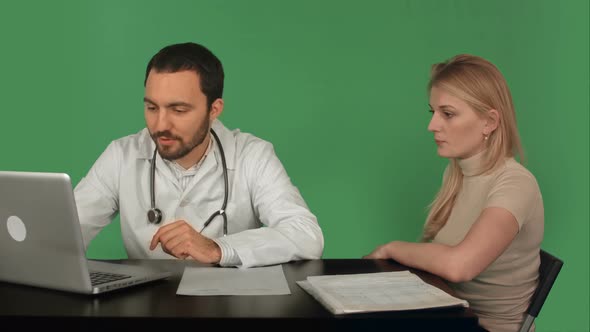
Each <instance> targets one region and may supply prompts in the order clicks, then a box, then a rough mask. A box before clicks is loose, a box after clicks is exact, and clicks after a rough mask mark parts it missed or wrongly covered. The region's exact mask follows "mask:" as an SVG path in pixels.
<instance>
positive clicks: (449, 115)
mask: <svg viewBox="0 0 590 332" xmlns="http://www.w3.org/2000/svg"><path fill="white" fill-rule="evenodd" d="M444 115H445V117H446V118H452V117H453V116H455V114H453V113H451V112H444Z"/></svg>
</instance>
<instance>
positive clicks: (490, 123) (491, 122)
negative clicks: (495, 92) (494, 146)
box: [484, 109, 500, 135]
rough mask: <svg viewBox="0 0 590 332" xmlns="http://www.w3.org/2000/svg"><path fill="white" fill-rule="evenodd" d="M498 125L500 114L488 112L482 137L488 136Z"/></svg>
mask: <svg viewBox="0 0 590 332" xmlns="http://www.w3.org/2000/svg"><path fill="white" fill-rule="evenodd" d="M499 125H500V112H498V111H497V110H495V109H491V110H489V111H488V117H487V119H486V124H485V129H484V135H490V134H491V133H493V132H494V130H496V129H497V128H498V126H499Z"/></svg>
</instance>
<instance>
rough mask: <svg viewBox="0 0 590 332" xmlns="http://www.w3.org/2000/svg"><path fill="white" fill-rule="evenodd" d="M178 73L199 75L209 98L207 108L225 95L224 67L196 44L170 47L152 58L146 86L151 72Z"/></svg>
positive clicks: (211, 54) (203, 90) (204, 48)
mask: <svg viewBox="0 0 590 332" xmlns="http://www.w3.org/2000/svg"><path fill="white" fill-rule="evenodd" d="M152 69H153V70H155V71H156V72H163V73H176V72H179V71H184V70H190V71H194V72H196V73H197V74H198V75H199V79H200V83H201V91H202V92H203V94H205V96H207V107H208V108H209V109H211V104H213V102H214V101H215V100H216V99H218V98H221V97H222V95H223V78H224V74H223V66H222V65H221V61H219V59H218V58H217V57H216V56H215V55H214V54H213V53H212V52H211V51H209V50H208V49H207V48H206V47H204V46H202V45H199V44H196V43H183V44H174V45H169V46H166V47H164V48H163V49H161V50H160V51H159V52H158V53H156V55H154V56H153V57H152V59H151V60H150V62H149V63H148V65H147V68H146V70H145V80H144V82H143V85H144V86H145V84H146V82H147V79H148V76H149V74H150V71H151V70H152Z"/></svg>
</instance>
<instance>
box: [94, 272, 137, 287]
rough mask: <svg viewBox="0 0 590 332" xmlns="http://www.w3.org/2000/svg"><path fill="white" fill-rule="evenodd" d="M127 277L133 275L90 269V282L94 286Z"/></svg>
mask: <svg viewBox="0 0 590 332" xmlns="http://www.w3.org/2000/svg"><path fill="white" fill-rule="evenodd" d="M127 278H131V276H129V275H125V274H116V273H107V272H98V271H90V282H91V283H92V285H93V286H96V285H100V284H105V283H107V282H111V281H116V280H122V279H127Z"/></svg>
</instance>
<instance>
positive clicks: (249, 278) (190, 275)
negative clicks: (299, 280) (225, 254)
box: [176, 265, 291, 295]
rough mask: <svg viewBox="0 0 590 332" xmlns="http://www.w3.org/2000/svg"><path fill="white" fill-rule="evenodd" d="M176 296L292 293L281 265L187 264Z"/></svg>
mask: <svg viewBox="0 0 590 332" xmlns="http://www.w3.org/2000/svg"><path fill="white" fill-rule="evenodd" d="M176 294H178V295H286V294H291V290H290V289H289V285H288V284H287V279H286V278H285V273H284V272H283V267H282V265H273V266H265V267H255V268H249V269H237V268H223V267H186V268H185V269H184V273H183V274H182V279H181V280H180V284H179V285H178V290H177V291H176Z"/></svg>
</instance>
